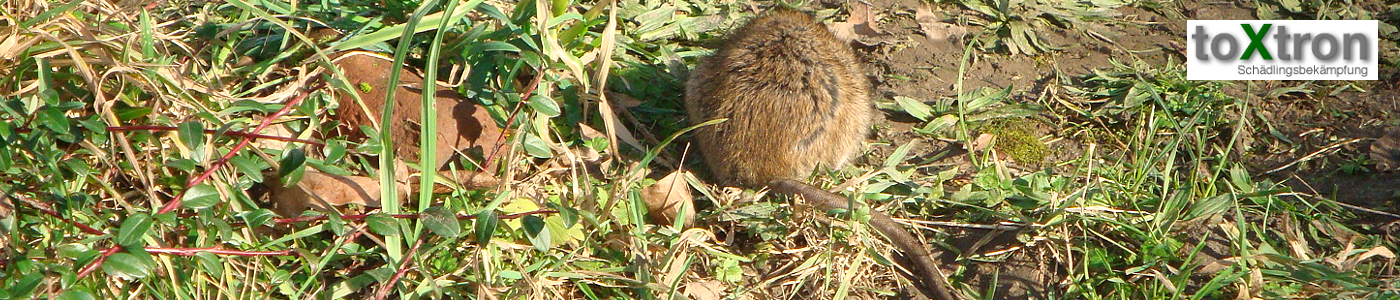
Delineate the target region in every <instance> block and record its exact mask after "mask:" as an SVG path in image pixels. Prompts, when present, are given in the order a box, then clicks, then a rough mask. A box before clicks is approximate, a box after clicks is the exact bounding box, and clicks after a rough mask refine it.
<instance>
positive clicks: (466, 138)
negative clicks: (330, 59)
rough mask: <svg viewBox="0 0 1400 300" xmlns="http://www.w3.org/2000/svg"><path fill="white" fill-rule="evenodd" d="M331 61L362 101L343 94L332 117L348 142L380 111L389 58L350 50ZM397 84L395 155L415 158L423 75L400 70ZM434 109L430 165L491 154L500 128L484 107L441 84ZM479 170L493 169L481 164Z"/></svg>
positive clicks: (359, 136) (393, 126)
mask: <svg viewBox="0 0 1400 300" xmlns="http://www.w3.org/2000/svg"><path fill="white" fill-rule="evenodd" d="M335 64H336V66H337V67H339V68H340V69H341V71H343V72H345V77H346V80H347V81H348V82H349V83H350V85H351V87H352V89H354V90H355V92H357V93H359V95H360V99H361V100H363V101H364V105H363V106H361V105H360V104H358V103H356V102H355V99H354V98H353V97H351V96H350V95H348V94H341V95H340V97H339V98H338V100H339V102H340V106H339V108H337V109H336V111H335V115H334V116H333V117H332V119H333V120H337V121H340V123H341V127H340V128H338V129H337V131H339V132H337V133H329V134H341V135H345V136H347V137H349V138H350V139H352V140H362V139H364V138H365V135H364V133H363V132H361V131H360V130H359V126H361V125H365V126H375V125H374V124H377V123H378V120H379V119H380V117H381V115H382V114H383V113H384V110H383V107H384V102H385V101H384V100H385V99H384V97H385V96H386V95H387V94H388V90H389V87H388V80H389V73H390V71H392V70H393V69H392V65H393V61H392V60H391V59H389V58H386V57H383V56H379V55H376V54H371V53H367V52H350V53H346V54H343V55H341V56H340V57H337V58H336V59H335ZM400 72H401V73H400V75H399V76H400V77H399V83H398V85H396V86H395V88H397V89H398V90H397V91H396V92H394V98H395V100H394V119H393V123H392V124H390V130H391V132H390V134H391V135H392V136H393V143H392V144H393V146H394V154H395V155H397V156H398V157H401V158H403V159H406V160H409V161H417V159H418V153H419V149H418V148H419V142H418V140H419V137H418V135H419V132H420V130H421V128H422V126H423V124H422V105H420V102H421V101H422V97H423V96H422V93H423V87H424V83H423V78H422V77H419V76H418V75H417V74H415V73H413V72H410V70H407V69H403V70H401V71H400ZM435 96H436V102H435V103H434V108H435V109H436V110H437V124H436V125H434V126H435V128H437V149H435V151H436V152H435V154H436V161H437V162H436V163H435V164H433V166H435V167H441V166H442V165H443V164H444V163H446V162H448V161H450V160H451V159H452V158H453V155H454V154H456V153H459V152H460V153H463V154H466V155H468V157H471V158H472V160H473V161H475V162H477V163H481V162H482V160H483V158H484V156H486V155H491V153H493V152H495V149H496V148H497V145H498V144H499V143H498V142H497V139H498V138H499V137H501V131H502V129H501V128H500V127H498V126H496V121H495V120H494V119H492V118H491V115H490V114H489V113H488V112H487V111H486V109H485V108H483V107H481V106H479V105H476V104H475V103H472V102H471V101H468V100H467V99H466V98H465V97H463V96H462V95H461V94H458V93H457V92H456V91H453V90H452V89H449V88H446V87H441V86H440V87H439V89H438V90H437V92H436V93H435ZM482 169H492V167H491V166H485V167H484V168H482Z"/></svg>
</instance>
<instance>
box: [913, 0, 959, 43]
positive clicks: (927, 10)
mask: <svg viewBox="0 0 1400 300" xmlns="http://www.w3.org/2000/svg"><path fill="white" fill-rule="evenodd" d="M914 21H916V22H919V30H920V31H923V32H924V36H925V37H928V40H929V41H930V42H935V43H937V42H942V41H952V42H958V41H959V40H961V39H962V37H963V36H965V35H967V28H965V27H962V26H958V25H957V24H953V23H947V22H942V21H939V18H938V16H937V15H936V14H934V13H933V8H931V7H929V6H920V7H919V8H918V9H917V10H915V11H914Z"/></svg>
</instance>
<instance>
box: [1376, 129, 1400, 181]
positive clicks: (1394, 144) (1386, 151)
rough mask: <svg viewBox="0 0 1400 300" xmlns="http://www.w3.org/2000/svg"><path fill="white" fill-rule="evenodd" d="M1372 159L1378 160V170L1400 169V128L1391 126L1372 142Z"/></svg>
mask: <svg viewBox="0 0 1400 300" xmlns="http://www.w3.org/2000/svg"><path fill="white" fill-rule="evenodd" d="M1371 160H1374V161H1376V171H1380V172H1389V171H1396V170H1400V128H1391V129H1390V130H1389V131H1387V132H1386V133H1385V135H1384V136H1381V137H1380V138H1378V139H1376V141H1375V142H1372V143H1371Z"/></svg>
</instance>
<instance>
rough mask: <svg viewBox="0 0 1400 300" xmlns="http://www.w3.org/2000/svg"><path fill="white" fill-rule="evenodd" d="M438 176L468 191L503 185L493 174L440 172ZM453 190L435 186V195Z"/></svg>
mask: <svg viewBox="0 0 1400 300" xmlns="http://www.w3.org/2000/svg"><path fill="white" fill-rule="evenodd" d="M437 176H441V177H443V178H447V180H448V181H452V182H453V183H456V184H457V186H458V187H460V188H462V189H466V190H476V189H483V188H488V187H493V186H496V185H498V184H501V179H499V178H496V176H491V174H487V173H484V172H477V171H465V170H448V171H438V172H437ZM452 190H453V187H449V186H445V185H442V184H437V185H434V186H433V193H448V192H452Z"/></svg>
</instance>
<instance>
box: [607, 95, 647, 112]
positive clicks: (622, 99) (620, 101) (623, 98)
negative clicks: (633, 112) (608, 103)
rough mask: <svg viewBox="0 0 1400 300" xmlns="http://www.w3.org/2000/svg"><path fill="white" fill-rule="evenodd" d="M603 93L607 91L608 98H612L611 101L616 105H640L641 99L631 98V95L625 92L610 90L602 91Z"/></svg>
mask: <svg viewBox="0 0 1400 300" xmlns="http://www.w3.org/2000/svg"><path fill="white" fill-rule="evenodd" d="M604 93H608V99H610V100H612V101H613V103H617V105H618V106H621V107H624V108H636V107H638V106H642V100H637V98H632V96H628V95H627V94H623V93H615V92H611V91H604Z"/></svg>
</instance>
